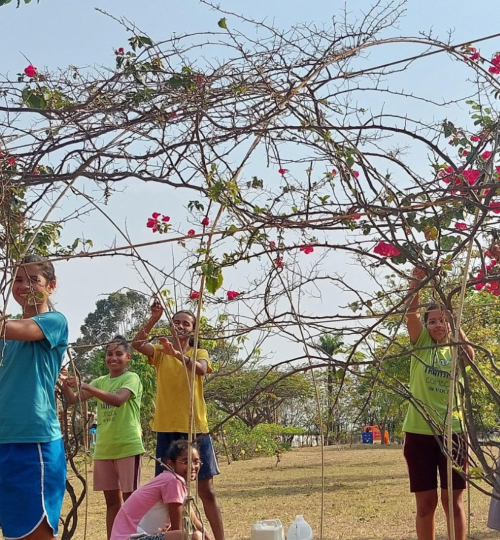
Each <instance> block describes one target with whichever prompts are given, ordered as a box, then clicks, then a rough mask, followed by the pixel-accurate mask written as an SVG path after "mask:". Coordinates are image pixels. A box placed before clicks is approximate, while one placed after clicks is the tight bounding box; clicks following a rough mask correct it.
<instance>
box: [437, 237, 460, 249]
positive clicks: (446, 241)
mask: <svg viewBox="0 0 500 540" xmlns="http://www.w3.org/2000/svg"><path fill="white" fill-rule="evenodd" d="M459 241H460V238H458V237H457V236H443V237H442V238H441V246H440V247H441V249H442V250H443V251H451V250H452V249H453V246H454V245H455V244H456V243H457V242H459Z"/></svg>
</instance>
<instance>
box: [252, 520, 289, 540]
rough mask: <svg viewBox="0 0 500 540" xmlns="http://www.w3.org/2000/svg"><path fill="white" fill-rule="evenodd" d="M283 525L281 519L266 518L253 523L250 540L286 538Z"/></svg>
mask: <svg viewBox="0 0 500 540" xmlns="http://www.w3.org/2000/svg"><path fill="white" fill-rule="evenodd" d="M284 539H285V535H284V534H283V525H282V524H281V521H280V520H279V519H265V520H264V521H256V522H255V523H253V524H252V529H251V535H250V540H284Z"/></svg>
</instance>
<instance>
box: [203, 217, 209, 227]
mask: <svg viewBox="0 0 500 540" xmlns="http://www.w3.org/2000/svg"><path fill="white" fill-rule="evenodd" d="M201 224H202V225H203V227H208V225H209V224H210V219H209V217H208V216H205V217H204V218H203V219H202V220H201Z"/></svg>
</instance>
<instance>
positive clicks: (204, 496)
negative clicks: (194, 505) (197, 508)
mask: <svg viewBox="0 0 500 540" xmlns="http://www.w3.org/2000/svg"><path fill="white" fill-rule="evenodd" d="M198 495H199V496H200V499H201V500H202V501H203V502H213V503H214V502H215V501H216V500H217V497H216V495H215V489H214V484H213V482H212V479H211V478H207V479H206V481H203V480H200V481H199V482H198Z"/></svg>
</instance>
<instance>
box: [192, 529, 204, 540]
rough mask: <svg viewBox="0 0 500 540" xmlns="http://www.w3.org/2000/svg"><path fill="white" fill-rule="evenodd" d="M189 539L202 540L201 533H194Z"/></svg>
mask: <svg viewBox="0 0 500 540" xmlns="http://www.w3.org/2000/svg"><path fill="white" fill-rule="evenodd" d="M191 539H192V540H203V534H202V533H201V531H195V532H194V533H193V536H191Z"/></svg>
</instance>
